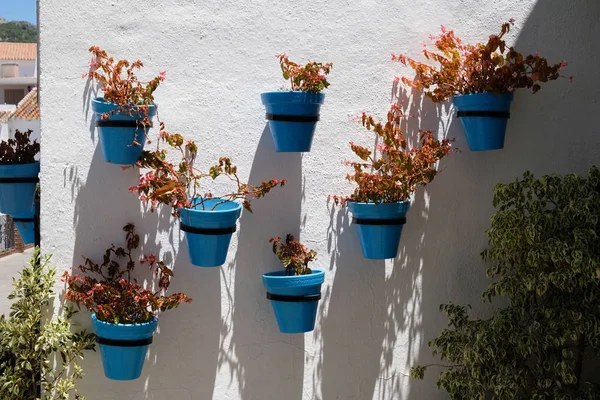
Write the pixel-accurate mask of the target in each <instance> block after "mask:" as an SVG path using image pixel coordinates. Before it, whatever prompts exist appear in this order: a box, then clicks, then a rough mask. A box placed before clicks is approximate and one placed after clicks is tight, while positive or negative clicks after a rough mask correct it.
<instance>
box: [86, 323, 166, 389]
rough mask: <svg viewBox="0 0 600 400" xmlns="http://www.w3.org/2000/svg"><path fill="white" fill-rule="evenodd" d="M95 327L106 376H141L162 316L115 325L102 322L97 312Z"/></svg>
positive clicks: (135, 377)
mask: <svg viewBox="0 0 600 400" xmlns="http://www.w3.org/2000/svg"><path fill="white" fill-rule="evenodd" d="M92 326H93V328H94V331H95V332H96V337H97V339H96V340H97V342H98V345H99V347H100V355H101V356H102V364H103V366H104V375H105V376H106V377H107V378H108V379H114V380H117V381H130V380H134V379H137V378H139V377H140V376H141V375H142V368H143V367H144V360H145V359H146V352H147V351H148V346H149V345H150V343H151V342H152V340H151V338H152V335H153V334H154V331H156V327H157V326H158V318H157V317H155V318H154V319H153V320H151V321H149V322H144V323H141V324H113V323H110V322H104V321H99V320H98V319H97V318H96V314H92ZM136 344H139V345H136Z"/></svg>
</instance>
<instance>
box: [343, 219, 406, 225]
mask: <svg viewBox="0 0 600 400" xmlns="http://www.w3.org/2000/svg"><path fill="white" fill-rule="evenodd" d="M352 222H353V223H355V224H358V225H404V224H406V218H394V219H367V218H352Z"/></svg>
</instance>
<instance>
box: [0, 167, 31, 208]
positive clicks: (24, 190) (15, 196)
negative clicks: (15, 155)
mask: <svg viewBox="0 0 600 400" xmlns="http://www.w3.org/2000/svg"><path fill="white" fill-rule="evenodd" d="M39 172H40V162H39V161H36V162H33V163H28V164H3V165H0V180H1V179H2V178H24V179H26V180H30V182H0V213H3V214H8V215H10V216H11V217H14V218H28V217H29V216H31V208H32V207H33V203H34V201H35V191H36V187H37V181H36V178H37V176H38V174H39Z"/></svg>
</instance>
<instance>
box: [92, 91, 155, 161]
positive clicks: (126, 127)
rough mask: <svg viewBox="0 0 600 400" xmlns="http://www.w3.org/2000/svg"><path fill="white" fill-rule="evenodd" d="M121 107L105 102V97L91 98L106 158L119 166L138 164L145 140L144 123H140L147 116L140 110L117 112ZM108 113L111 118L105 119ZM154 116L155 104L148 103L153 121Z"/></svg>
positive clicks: (105, 159) (149, 117)
mask: <svg viewBox="0 0 600 400" xmlns="http://www.w3.org/2000/svg"><path fill="white" fill-rule="evenodd" d="M118 108H119V106H117V105H116V104H114V103H109V102H106V101H104V99H103V98H102V97H98V98H95V99H93V100H92V109H93V110H94V113H96V127H97V128H98V136H99V137H100V145H101V147H102V154H103V155H104V161H106V162H109V163H112V164H120V165H131V164H135V163H136V162H137V160H138V159H139V158H140V155H141V154H142V151H143V150H144V144H145V143H146V132H145V131H144V126H142V125H141V124H138V122H137V121H141V120H143V119H144V114H143V113H142V112H141V111H139V112H133V114H132V115H131V116H130V115H127V113H123V112H116V111H115V110H117V109H118ZM106 113H108V114H109V118H108V119H106V120H104V119H102V117H101V116H102V114H106ZM155 115H156V105H151V106H149V108H148V119H149V120H152V118H153V117H154V116H155ZM148 128H149V127H146V128H145V129H146V130H147V129H148ZM134 142H137V143H138V144H135V143H134Z"/></svg>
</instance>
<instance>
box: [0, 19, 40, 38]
mask: <svg viewBox="0 0 600 400" xmlns="http://www.w3.org/2000/svg"><path fill="white" fill-rule="evenodd" d="M37 41H38V34H37V28H36V26H35V25H33V24H30V23H29V22H27V21H11V22H4V23H1V24H0V42H13V43H37Z"/></svg>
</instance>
